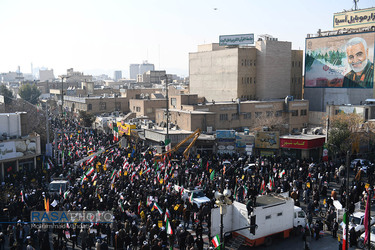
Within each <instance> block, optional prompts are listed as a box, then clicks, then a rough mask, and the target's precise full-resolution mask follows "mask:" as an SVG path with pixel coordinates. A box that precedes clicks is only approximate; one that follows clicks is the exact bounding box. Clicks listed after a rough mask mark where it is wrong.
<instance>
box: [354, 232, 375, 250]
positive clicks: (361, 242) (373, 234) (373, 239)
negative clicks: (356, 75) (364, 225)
mask: <svg viewBox="0 0 375 250" xmlns="http://www.w3.org/2000/svg"><path fill="white" fill-rule="evenodd" d="M370 241H371V247H372V248H375V227H371V229H370ZM357 246H358V247H359V248H361V249H365V248H366V246H367V243H366V244H365V233H363V234H361V236H360V237H359V239H358V244H357Z"/></svg>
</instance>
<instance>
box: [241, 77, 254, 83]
mask: <svg viewBox="0 0 375 250" xmlns="http://www.w3.org/2000/svg"><path fill="white" fill-rule="evenodd" d="M255 79H256V77H254V84H255V83H256V82H255ZM241 83H242V84H251V83H253V78H252V77H242V78H241Z"/></svg>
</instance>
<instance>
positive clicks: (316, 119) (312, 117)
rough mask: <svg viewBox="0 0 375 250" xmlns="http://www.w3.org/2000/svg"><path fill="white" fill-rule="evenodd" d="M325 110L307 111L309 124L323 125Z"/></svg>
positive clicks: (314, 125)
mask: <svg viewBox="0 0 375 250" xmlns="http://www.w3.org/2000/svg"><path fill="white" fill-rule="evenodd" d="M326 115H327V114H326V112H319V111H310V112H309V125H310V126H313V127H322V126H325V116H326Z"/></svg>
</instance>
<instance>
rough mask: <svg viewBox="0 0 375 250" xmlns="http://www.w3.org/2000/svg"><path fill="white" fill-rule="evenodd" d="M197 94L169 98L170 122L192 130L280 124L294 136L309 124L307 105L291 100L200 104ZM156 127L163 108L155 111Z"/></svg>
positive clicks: (301, 101) (306, 102)
mask: <svg viewBox="0 0 375 250" xmlns="http://www.w3.org/2000/svg"><path fill="white" fill-rule="evenodd" d="M201 101H202V100H201V99H200V98H198V97H197V95H179V96H170V98H169V105H170V110H169V112H170V120H169V121H170V122H171V123H173V124H175V125H178V127H179V128H181V129H184V130H188V131H194V130H195V129H197V128H200V129H202V130H203V131H208V130H220V129H235V130H238V131H243V130H244V128H252V127H254V126H255V125H257V124H262V123H264V124H267V123H268V124H270V125H275V123H280V125H282V127H283V130H284V131H285V133H297V132H300V131H302V128H306V127H307V125H308V122H309V114H308V112H309V111H308V110H309V102H308V101H307V100H294V99H292V98H286V99H281V100H280V99H279V100H271V101H233V102H232V101H231V102H214V103H205V104H203V103H200V102H201ZM155 121H156V123H157V124H161V122H164V123H165V122H166V114H165V109H158V110H157V111H156V116H155Z"/></svg>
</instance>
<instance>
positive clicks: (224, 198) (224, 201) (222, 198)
mask: <svg viewBox="0 0 375 250" xmlns="http://www.w3.org/2000/svg"><path fill="white" fill-rule="evenodd" d="M223 188H224V174H223V173H222V174H221V191H222V192H223V193H220V192H217V191H216V192H215V199H216V202H215V203H216V204H217V205H218V206H219V208H220V242H221V243H222V244H223V248H222V249H225V239H224V214H226V212H227V208H226V206H227V205H231V204H232V201H231V200H230V199H229V197H230V196H231V195H232V193H231V191H230V190H229V189H228V188H226V189H225V190H223Z"/></svg>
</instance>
